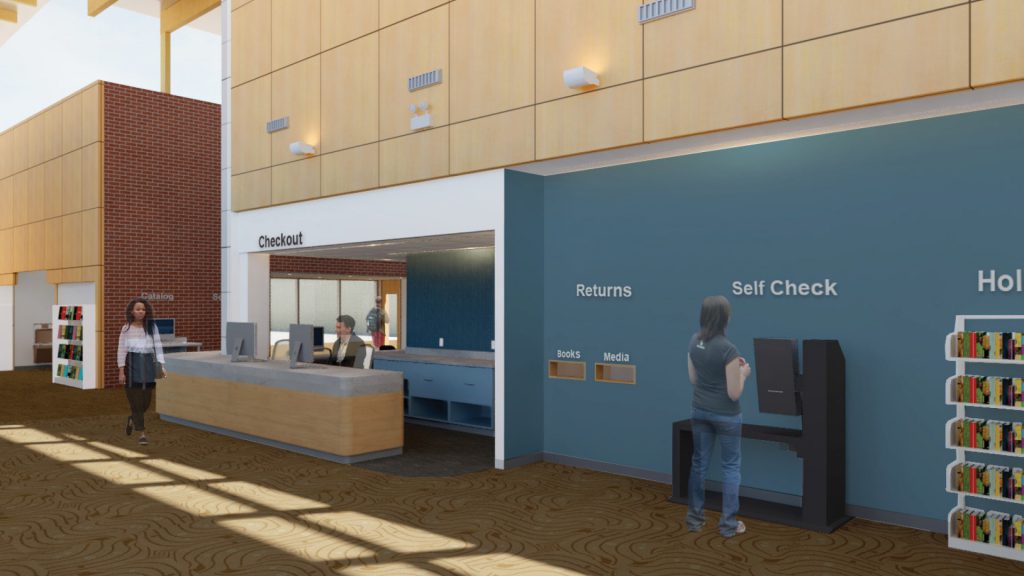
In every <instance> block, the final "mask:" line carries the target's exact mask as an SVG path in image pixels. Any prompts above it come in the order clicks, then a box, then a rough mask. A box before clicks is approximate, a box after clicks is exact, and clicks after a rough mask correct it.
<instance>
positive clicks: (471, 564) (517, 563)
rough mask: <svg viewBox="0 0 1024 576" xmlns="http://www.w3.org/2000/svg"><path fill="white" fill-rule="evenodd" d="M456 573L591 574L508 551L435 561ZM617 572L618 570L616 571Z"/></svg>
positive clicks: (555, 575) (553, 575) (580, 575)
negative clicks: (453, 560) (455, 559)
mask: <svg viewBox="0 0 1024 576" xmlns="http://www.w3.org/2000/svg"><path fill="white" fill-rule="evenodd" d="M433 563H434V564H436V565H437V566H439V567H441V568H446V569H448V570H450V571H452V572H454V573H456V574H523V575H527V574H531V575H532V574H538V575H540V574H543V575H544V576H590V575H589V574H588V573H586V572H577V571H575V570H570V569H568V568H562V567H560V566H553V565H551V564H545V563H544V562H538V561H536V560H531V559H529V558H524V557H523V556H517V555H516V554H511V553H508V552H498V553H494V554H481V555H479V556H474V557H472V558H465V557H463V558H459V561H458V562H452V561H448V560H446V559H445V558H438V559H437V560H434V562H433ZM616 573H617V572H616Z"/></svg>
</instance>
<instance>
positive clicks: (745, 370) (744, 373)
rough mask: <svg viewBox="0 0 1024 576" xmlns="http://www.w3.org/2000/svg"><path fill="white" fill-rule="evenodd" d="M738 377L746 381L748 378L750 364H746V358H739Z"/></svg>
mask: <svg viewBox="0 0 1024 576" xmlns="http://www.w3.org/2000/svg"><path fill="white" fill-rule="evenodd" d="M739 360H740V376H741V377H742V378H743V379H744V380H746V379H747V377H749V376H750V363H748V362H747V360H746V358H744V357H742V356H740V358H739Z"/></svg>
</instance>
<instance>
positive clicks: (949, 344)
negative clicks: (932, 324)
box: [943, 315, 1024, 561]
mask: <svg viewBox="0 0 1024 576" xmlns="http://www.w3.org/2000/svg"><path fill="white" fill-rule="evenodd" d="M993 321H994V322H996V323H998V324H1002V326H1003V327H1001V328H1000V329H1003V330H1017V331H1018V332H1007V333H1003V332H969V331H968V327H967V324H968V323H969V322H986V323H987V324H993ZM1021 330H1024V316H970V315H958V316H957V317H956V323H955V326H954V330H953V332H952V333H951V334H948V335H947V336H946V344H945V355H946V360H948V361H951V362H956V373H955V374H954V375H953V376H952V377H950V378H949V379H948V380H947V381H946V385H945V386H944V388H945V389H944V390H943V394H944V396H945V399H946V404H948V405H951V406H955V407H956V417H954V418H953V419H951V420H949V421H948V422H946V430H945V446H946V448H949V449H952V450H955V451H956V459H955V460H954V461H953V462H951V463H950V464H949V466H947V467H946V475H945V483H946V491H947V492H950V493H952V494H956V497H957V505H956V507H954V508H953V509H952V510H950V511H949V516H948V523H947V529H948V531H947V535H948V537H949V538H948V541H949V547H950V548H956V549H958V550H966V551H969V552H977V553H979V554H988V555H990V556H998V557H1000V558H1006V559H1009V560H1017V561H1024V549H1022V543H1024V540H1022V536H1024V535H1022V532H1024V530H1022V526H1021V525H1022V522H1021V521H1020V520H1019V519H1021V516H1024V492H1022V490H1021V478H1020V474H1017V475H1016V478H1015V475H1014V473H1013V469H1014V468H1022V467H1024V453H1022V447H1024V445H1022V443H1021V434H1020V429H1021V424H1022V421H1024V405H1022V404H1024V398H1022V396H1021V393H1022V390H1021V384H1022V379H1021V378H1020V376H1021V373H1020V371H1019V370H1018V373H1017V374H1016V377H1014V375H1013V374H1006V373H1005V372H1007V370H1003V372H1004V374H999V373H998V372H999V369H998V367H996V366H991V365H993V364H995V365H1002V366H1005V367H1009V366H1024V352H1022V350H1021V348H1020V344H1021V339H1022V336H1021V332H1019V331H1021ZM986 364H988V365H990V366H987V367H986V368H985V369H984V370H982V369H981V368H980V366H982V365H986ZM968 366H971V368H972V369H971V370H970V371H968ZM974 372H983V373H984V375H983V376H981V375H976V376H972V375H971V374H973V373H974ZM983 386H984V387H983ZM997 387H998V390H996V388H997ZM982 410H987V411H988V412H987V413H986V412H982ZM997 410H998V411H999V412H1000V414H999V415H998V416H995V415H992V414H993V413H994V412H995V411H997ZM969 411H970V412H971V414H969V413H968V412H969ZM974 412H977V414H978V415H979V416H986V417H987V418H986V419H982V418H980V417H972V416H973V415H974V414H973V413H974ZM975 453H978V454H989V455H995V456H996V457H997V458H998V459H1000V460H1006V462H1000V463H999V464H998V465H997V464H983V463H980V462H971V461H968V460H967V455H968V454H975ZM987 460H992V458H991V457H990V458H987ZM969 499H971V500H972V504H975V506H968V505H967V502H968V500H969ZM974 499H976V500H974ZM993 502H999V503H1001V504H1002V505H1001V506H1000V508H1002V509H1006V508H1008V507H1012V506H1014V505H1018V506H1019V508H1020V509H1019V510H1014V511H1013V514H1007V513H1004V512H1002V511H1001V510H991V511H990V509H989V507H990V506H992V504H993ZM970 535H973V536H974V537H975V538H976V539H973V540H972V539H971V536H970ZM986 538H987V539H988V541H985V539H986Z"/></svg>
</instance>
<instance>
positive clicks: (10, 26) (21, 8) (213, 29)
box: [0, 0, 221, 46]
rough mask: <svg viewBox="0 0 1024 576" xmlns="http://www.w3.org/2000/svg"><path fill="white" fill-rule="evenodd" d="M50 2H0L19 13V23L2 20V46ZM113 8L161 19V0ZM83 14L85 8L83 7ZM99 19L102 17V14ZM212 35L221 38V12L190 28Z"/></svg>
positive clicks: (125, 1) (123, 2) (124, 2)
mask: <svg viewBox="0 0 1024 576" xmlns="http://www.w3.org/2000/svg"><path fill="white" fill-rule="evenodd" d="M49 1H50V0H37V1H36V6H28V5H26V4H21V3H19V2H15V1H14V0H0V7H8V6H10V7H12V8H15V9H16V10H17V11H18V23H17V24H15V23H13V22H6V21H3V20H0V46H3V45H4V43H5V42H7V40H8V39H9V38H10V37H11V36H13V35H14V34H15V33H16V32H17V31H18V30H19V29H21V27H22V25H24V24H25V23H26V22H28V21H29V19H31V18H32V16H34V15H35V13H36V12H38V11H39V10H40V9H41V8H42V7H43V6H45V5H46V3H47V2H49ZM111 8H124V9H125V10H131V11H132V12H138V13H140V14H145V15H147V16H152V17H153V18H160V0H117V2H116V3H115V4H114V5H113V6H111ZM82 10H83V14H84V10H85V6H82ZM98 17H102V14H101V15H100V16H98ZM187 27H188V28H193V29H196V30H202V31H203V32H209V33H210V34H216V35H217V36H220V33H221V29H220V10H210V11H209V12H207V13H206V14H204V15H202V16H200V17H199V18H196V19H195V20H194V21H192V22H191V23H190V24H189V25H188V26H187Z"/></svg>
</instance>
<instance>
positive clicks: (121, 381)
mask: <svg viewBox="0 0 1024 576" xmlns="http://www.w3.org/2000/svg"><path fill="white" fill-rule="evenodd" d="M117 383H118V384H120V385H121V386H124V368H121V369H120V370H118V371H117Z"/></svg>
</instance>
